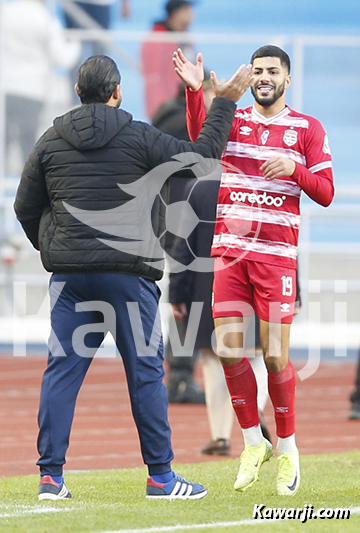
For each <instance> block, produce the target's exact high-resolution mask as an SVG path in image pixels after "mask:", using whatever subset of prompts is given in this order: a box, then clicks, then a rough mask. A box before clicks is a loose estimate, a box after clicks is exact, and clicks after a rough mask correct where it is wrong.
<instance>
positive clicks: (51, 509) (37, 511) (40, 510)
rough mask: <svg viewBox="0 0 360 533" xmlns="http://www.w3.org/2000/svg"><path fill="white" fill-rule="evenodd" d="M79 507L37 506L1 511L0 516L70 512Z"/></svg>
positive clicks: (12, 516) (11, 516) (14, 516)
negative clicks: (8, 511)
mask: <svg viewBox="0 0 360 533" xmlns="http://www.w3.org/2000/svg"><path fill="white" fill-rule="evenodd" d="M78 510H79V509H76V508H75V507H74V508H68V509H57V508H56V507H36V508H32V509H31V508H30V509H19V510H18V511H15V512H12V513H0V518H16V517H21V516H25V515H32V514H48V513H68V512H70V511H78Z"/></svg>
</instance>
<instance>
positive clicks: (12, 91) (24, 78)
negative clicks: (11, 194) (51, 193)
mask: <svg viewBox="0 0 360 533" xmlns="http://www.w3.org/2000/svg"><path fill="white" fill-rule="evenodd" d="M3 13H4V20H3V29H4V33H5V35H4V39H3V43H4V50H3V66H2V68H3V80H4V89H5V94H6V102H5V106H6V155H7V159H6V171H7V172H8V173H10V172H13V173H20V171H21V168H22V166H23V164H24V162H25V161H26V159H27V157H28V156H29V154H30V152H31V150H32V149H33V146H34V144H35V141H36V139H37V136H38V129H39V123H40V119H41V115H42V111H43V109H44V107H45V105H46V103H47V101H48V100H49V98H50V97H51V77H52V75H53V74H54V71H55V68H56V67H63V68H65V69H70V68H71V67H73V65H74V64H75V63H76V62H77V60H78V58H79V57H80V45H79V44H78V43H75V42H69V41H67V39H66V37H65V35H64V31H63V28H62V26H61V24H60V22H59V21H58V19H57V18H56V17H55V16H54V15H53V13H52V12H51V10H50V9H49V7H48V6H47V3H46V1H43V0H14V1H13V2H6V3H5V5H4V9H3ZM49 91H50V93H49ZM14 143H16V144H19V147H20V152H21V156H20V158H17V159H16V161H14V162H12V161H10V154H11V149H10V148H11V147H12V146H13V145H14Z"/></svg>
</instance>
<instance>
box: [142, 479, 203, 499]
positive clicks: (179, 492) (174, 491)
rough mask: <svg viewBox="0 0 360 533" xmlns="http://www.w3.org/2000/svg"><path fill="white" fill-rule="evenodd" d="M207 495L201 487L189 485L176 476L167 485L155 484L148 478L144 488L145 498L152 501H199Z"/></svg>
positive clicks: (188, 482) (193, 484)
mask: <svg viewBox="0 0 360 533" xmlns="http://www.w3.org/2000/svg"><path fill="white" fill-rule="evenodd" d="M207 493H208V492H207V489H206V488H205V487H203V486H202V485H196V484H195V483H190V481H186V479H184V478H183V477H181V476H178V475H177V474H175V476H174V477H173V479H172V480H171V481H169V482H168V483H156V481H154V480H153V479H152V478H151V477H149V478H148V480H147V486H146V498H148V499H152V500H200V498H204V497H205V496H206V495H207Z"/></svg>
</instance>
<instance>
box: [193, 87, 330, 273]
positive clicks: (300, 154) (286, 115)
mask: <svg viewBox="0 0 360 533" xmlns="http://www.w3.org/2000/svg"><path fill="white" fill-rule="evenodd" d="M202 100H203V98H202V91H197V92H190V91H187V103H188V112H187V121H188V129H189V133H190V137H191V140H195V139H196V138H197V136H198V134H199V133H200V130H201V127H202V124H203V121H204V119H205V116H206V115H205V110H204V109H203V104H202ZM273 157H286V158H289V159H292V160H293V161H294V162H295V163H296V169H295V172H294V174H293V175H292V176H291V177H289V176H284V177H281V178H277V179H274V180H266V179H265V178H264V176H263V172H262V171H261V170H260V167H261V165H262V164H263V163H264V162H265V161H266V160H268V159H271V158H273ZM222 162H223V172H222V176H221V182H220V188H219V196H218V205H217V216H216V224H215V232H214V239H213V244H212V251H211V255H212V256H213V257H219V256H225V257H234V258H237V257H239V256H240V257H242V258H244V259H247V260H250V261H260V262H264V263H268V264H273V265H281V266H283V267H287V268H296V257H297V248H298V235H299V226H300V195H301V191H302V190H304V191H305V192H306V193H307V194H308V195H309V196H310V198H312V199H313V200H315V201H316V202H318V203H320V204H322V205H324V206H327V205H329V204H330V202H331V200H332V198H333V196H334V187H333V179H332V161H331V154H330V149H329V143H328V138H327V135H326V133H325V130H324V128H323V127H322V125H321V123H320V122H319V121H318V120H316V119H315V118H313V117H310V116H307V115H303V114H300V113H297V112H295V111H293V110H292V109H290V108H289V107H285V108H284V109H283V110H282V111H281V112H280V113H278V114H277V115H276V116H273V117H271V118H266V117H264V116H263V115H261V114H260V113H259V112H258V111H257V110H256V109H255V108H254V107H249V108H247V109H238V110H237V111H236V112H235V115H234V121H233V125H232V129H231V132H230V135H229V140H228V143H227V145H226V147H225V149H224V152H223V155H222Z"/></svg>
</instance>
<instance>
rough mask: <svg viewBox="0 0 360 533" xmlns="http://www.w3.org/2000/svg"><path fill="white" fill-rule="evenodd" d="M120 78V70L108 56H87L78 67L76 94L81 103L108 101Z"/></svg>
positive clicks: (104, 102)
mask: <svg viewBox="0 0 360 533" xmlns="http://www.w3.org/2000/svg"><path fill="white" fill-rule="evenodd" d="M120 80H121V76H120V72H119V70H118V68H117V66H116V63H115V61H113V60H112V59H111V58H110V57H108V56H92V57H89V59H87V60H86V61H85V63H83V64H82V65H81V67H80V68H79V72H78V75H77V84H78V94H79V97H80V100H81V103H82V104H98V103H103V104H106V102H108V101H109V99H110V97H111V95H112V94H113V92H114V91H115V88H116V86H117V85H119V83H120Z"/></svg>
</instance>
